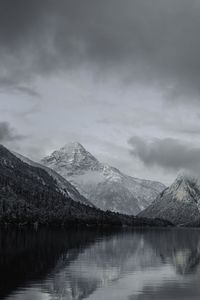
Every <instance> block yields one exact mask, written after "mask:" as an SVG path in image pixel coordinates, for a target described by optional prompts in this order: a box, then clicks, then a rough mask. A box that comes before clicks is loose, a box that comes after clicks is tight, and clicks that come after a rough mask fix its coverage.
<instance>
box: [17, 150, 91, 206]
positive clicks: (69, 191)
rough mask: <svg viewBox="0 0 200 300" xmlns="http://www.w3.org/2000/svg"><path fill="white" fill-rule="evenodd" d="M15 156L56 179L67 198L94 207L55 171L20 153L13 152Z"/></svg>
mask: <svg viewBox="0 0 200 300" xmlns="http://www.w3.org/2000/svg"><path fill="white" fill-rule="evenodd" d="M13 154H14V155H15V156H16V157H18V158H19V159H20V160H21V161H23V162H24V163H26V164H28V165H30V166H33V167H37V168H42V169H44V170H45V171H46V172H47V173H48V174H49V175H50V176H52V177H53V178H54V179H55V181H56V182H57V185H58V188H59V190H60V192H62V193H63V194H64V195H65V196H69V197H71V198H72V199H73V200H74V201H77V202H80V203H83V204H86V205H89V206H94V205H93V204H92V203H91V202H90V201H88V200H87V199H86V198H85V197H83V196H82V195H81V194H80V193H79V191H78V190H77V189H76V188H75V187H74V186H73V185H72V184H71V183H70V182H69V181H67V180H66V179H64V178H63V177H62V176H61V175H59V174H58V173H56V172H55V171H54V170H52V169H50V168H48V167H45V166H44V165H41V164H39V163H36V162H34V161H32V160H30V159H29V158H27V157H25V156H23V155H21V154H19V153H16V152H13Z"/></svg>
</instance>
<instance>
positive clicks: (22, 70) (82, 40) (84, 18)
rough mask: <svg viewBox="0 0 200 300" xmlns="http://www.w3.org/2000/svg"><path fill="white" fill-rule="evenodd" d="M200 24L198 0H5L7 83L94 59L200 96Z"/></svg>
mask: <svg viewBox="0 0 200 300" xmlns="http://www.w3.org/2000/svg"><path fill="white" fill-rule="evenodd" d="M199 28H200V1H198V0H191V1H188V0H168V1H166V0H134V1H132V0H125V1H123V0H101V1H97V0H84V1H82V0H71V1H69V0H58V1H56V0H43V1H41V0H40V1H39V0H18V1H14V0H1V2H0V55H1V56H0V57H1V61H0V67H1V70H2V72H1V78H0V84H4V82H5V81H6V82H8V83H10V84H11V85H12V84H16V83H17V82H19V81H20V82H21V81H23V80H26V79H30V78H32V76H34V75H36V74H40V75H47V74H51V73H52V72H56V71H60V70H66V69H70V68H76V67H80V66H81V65H82V64H86V65H87V66H88V67H89V68H94V69H95V70H96V71H98V72H100V73H101V72H102V70H103V71H104V74H105V72H107V74H109V75H112V76H115V77H120V76H122V75H123V76H124V80H126V81H127V82H128V81H130V82H134V81H139V82H140V83H144V84H155V85H159V86H162V88H165V89H166V93H167V95H170V97H173V98H178V96H179V95H185V96H186V97H187V96H188V95H192V96H199V92H200V56H199V53H200V37H199ZM116 68H117V70H120V72H118V73H116V72H115V71H116Z"/></svg>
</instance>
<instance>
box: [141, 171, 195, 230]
mask: <svg viewBox="0 0 200 300" xmlns="http://www.w3.org/2000/svg"><path fill="white" fill-rule="evenodd" d="M139 216H142V217H149V218H162V219H166V220H169V221H171V222H172V223H175V224H184V223H189V222H192V221H194V220H196V219H197V218H200V188H199V186H198V184H197V181H196V180H195V179H194V178H191V177H189V176H187V175H185V176H184V175H181V176H178V177H177V179H176V180H175V181H174V183H173V184H172V185H171V186H170V187H168V188H166V189H165V190H164V191H163V192H162V193H161V194H160V195H159V196H158V197H157V199H156V200H155V201H153V202H152V204H151V205H150V206H149V207H147V208H146V209H145V210H144V211H142V212H141V213H140V214H139Z"/></svg>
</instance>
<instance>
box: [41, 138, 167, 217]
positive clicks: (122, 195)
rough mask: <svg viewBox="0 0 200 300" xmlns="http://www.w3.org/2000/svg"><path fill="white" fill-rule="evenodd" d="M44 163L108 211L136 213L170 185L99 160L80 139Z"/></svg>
mask: <svg viewBox="0 0 200 300" xmlns="http://www.w3.org/2000/svg"><path fill="white" fill-rule="evenodd" d="M41 164H43V165H44V166H46V167H49V168H51V169H53V170H54V171H56V172H57V173H58V174H60V175H61V176H62V177H64V178H65V179H66V180H68V181H70V182H71V184H73V185H74V186H75V187H76V188H77V189H78V191H79V192H80V194H82V195H83V196H84V197H85V198H87V199H88V200H89V201H90V202H91V203H93V204H94V205H95V206H96V207H98V208H100V209H102V210H104V211H106V210H111V211H114V212H120V213H124V214H129V215H136V214H138V213H139V212H140V211H141V210H143V209H144V208H146V207H147V206H148V205H149V204H151V202H152V201H153V200H154V199H155V198H156V197H157V196H158V195H159V194H160V193H161V192H162V191H163V190H164V189H165V188H166V187H165V186H164V185H163V184H162V183H160V182H156V181H150V180H143V179H138V178H133V177H131V176H128V175H125V174H123V173H122V172H121V171H119V170H118V169H116V168H114V167H112V166H109V165H106V164H103V163H101V162H99V161H98V160H97V159H96V158H95V157H94V156H93V155H92V154H91V153H89V152H88V151H87V150H86V149H85V148H84V147H83V146H82V145H81V144H80V143H77V142H74V143H70V144H68V145H65V146H64V147H62V148H61V149H59V150H57V151H54V152H53V153H52V154H51V155H50V156H47V157H45V158H44V159H42V161H41Z"/></svg>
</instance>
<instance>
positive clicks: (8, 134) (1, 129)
mask: <svg viewBox="0 0 200 300" xmlns="http://www.w3.org/2000/svg"><path fill="white" fill-rule="evenodd" d="M22 138H24V136H22V135H19V134H17V133H16V132H15V130H14V129H13V128H12V127H11V126H10V124H9V123H8V122H0V143H4V142H13V141H14V142H15V141H17V140H21V139H22Z"/></svg>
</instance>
